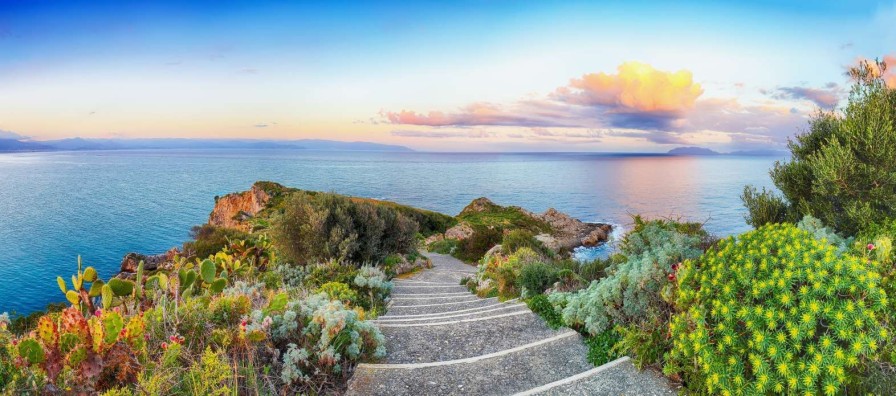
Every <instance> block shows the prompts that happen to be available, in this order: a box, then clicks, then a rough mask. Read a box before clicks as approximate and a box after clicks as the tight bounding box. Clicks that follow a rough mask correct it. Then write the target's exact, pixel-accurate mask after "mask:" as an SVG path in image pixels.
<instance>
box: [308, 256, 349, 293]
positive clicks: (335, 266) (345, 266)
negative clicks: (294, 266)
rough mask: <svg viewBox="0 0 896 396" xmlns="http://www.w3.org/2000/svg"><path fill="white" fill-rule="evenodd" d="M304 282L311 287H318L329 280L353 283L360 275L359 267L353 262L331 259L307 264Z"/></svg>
mask: <svg viewBox="0 0 896 396" xmlns="http://www.w3.org/2000/svg"><path fill="white" fill-rule="evenodd" d="M305 269H306V271H307V273H306V274H305V275H304V277H303V279H302V282H303V283H304V284H305V286H306V287H308V288H309V289H317V288H319V287H321V286H322V285H323V284H324V283H327V282H339V283H345V284H347V285H350V284H352V282H354V280H355V276H357V275H358V267H357V266H355V265H354V264H351V263H346V262H340V261H336V260H330V261H327V262H323V263H317V264H312V265H309V266H307V267H306V268H305Z"/></svg>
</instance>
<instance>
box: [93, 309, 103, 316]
mask: <svg viewBox="0 0 896 396" xmlns="http://www.w3.org/2000/svg"><path fill="white" fill-rule="evenodd" d="M102 314H103V310H102V309H97V310H96V311H94V312H93V315H94V316H101V315H102Z"/></svg>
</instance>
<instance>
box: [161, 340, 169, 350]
mask: <svg viewBox="0 0 896 396" xmlns="http://www.w3.org/2000/svg"><path fill="white" fill-rule="evenodd" d="M162 349H168V343H167V342H164V341H163V342H162Z"/></svg>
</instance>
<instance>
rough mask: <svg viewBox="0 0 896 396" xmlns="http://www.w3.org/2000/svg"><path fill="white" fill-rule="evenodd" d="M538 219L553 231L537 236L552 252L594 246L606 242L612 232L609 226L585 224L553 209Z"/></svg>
mask: <svg viewBox="0 0 896 396" xmlns="http://www.w3.org/2000/svg"><path fill="white" fill-rule="evenodd" d="M538 218H539V219H541V220H543V221H545V222H547V223H548V224H550V225H551V228H552V229H553V230H554V232H553V233H551V234H550V235H548V234H541V235H539V238H538V239H539V240H540V241H541V242H542V243H544V244H545V245H547V246H548V247H549V248H551V249H554V250H561V249H573V248H575V247H578V246H589V247H590V246H596V245H598V244H600V243H603V242H606V241H607V239H608V238H609V234H610V231H611V230H612V226H610V225H609V224H601V223H585V222H583V221H581V220H579V219H575V218H572V217H571V216H570V215H568V214H566V213H563V212H561V211H559V210H557V209H554V208H550V209H548V210H546V211H545V212H544V213H542V214H541V215H538Z"/></svg>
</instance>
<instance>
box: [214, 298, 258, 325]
mask: <svg viewBox="0 0 896 396" xmlns="http://www.w3.org/2000/svg"><path fill="white" fill-rule="evenodd" d="M251 309H252V302H251V301H249V298H248V297H246V296H245V295H244V294H238V295H235V296H220V297H216V298H214V299H212V301H211V303H210V304H209V305H208V310H209V316H210V319H211V321H212V323H214V324H216V325H218V326H235V325H236V324H237V323H239V322H240V318H242V317H243V316H245V315H247V314H248V313H249V311H250V310H251Z"/></svg>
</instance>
